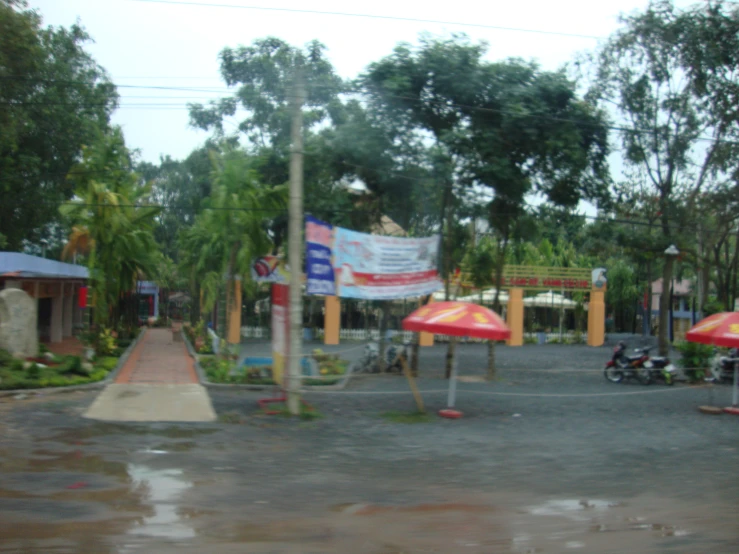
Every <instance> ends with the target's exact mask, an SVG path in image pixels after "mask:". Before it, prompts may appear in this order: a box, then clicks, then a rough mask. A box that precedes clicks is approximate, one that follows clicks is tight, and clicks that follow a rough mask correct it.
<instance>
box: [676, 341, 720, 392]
mask: <svg viewBox="0 0 739 554" xmlns="http://www.w3.org/2000/svg"><path fill="white" fill-rule="evenodd" d="M677 349H678V351H679V352H680V354H681V356H682V357H681V358H680V361H679V364H680V367H682V368H683V370H684V371H685V375H686V376H687V377H688V379H689V380H690V381H692V382H696V381H701V380H702V379H703V377H704V376H705V374H706V372H705V370H706V369H707V368H708V366H709V365H710V364H711V358H712V357H713V347H712V346H710V345H708V344H700V343H697V342H688V341H682V342H679V343H678V344H677Z"/></svg>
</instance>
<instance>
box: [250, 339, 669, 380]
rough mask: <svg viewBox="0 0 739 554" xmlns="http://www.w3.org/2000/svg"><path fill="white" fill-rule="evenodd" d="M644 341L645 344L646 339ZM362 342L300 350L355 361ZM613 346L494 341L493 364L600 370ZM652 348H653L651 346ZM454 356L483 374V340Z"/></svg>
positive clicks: (464, 369) (435, 371)
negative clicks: (318, 351)
mask: <svg viewBox="0 0 739 554" xmlns="http://www.w3.org/2000/svg"><path fill="white" fill-rule="evenodd" d="M644 342H645V341H642V339H641V337H633V338H632V339H630V340H628V341H627V344H628V345H629V349H632V348H636V347H641V346H642V344H643V343H644ZM647 344H649V343H648V342H647ZM364 347H365V344H364V343H350V342H348V343H344V344H340V345H338V346H325V345H322V344H318V343H305V344H304V347H303V348H304V350H303V352H304V353H305V354H309V353H310V352H311V351H312V350H313V349H315V348H319V349H321V350H323V351H324V352H327V353H337V354H339V355H340V356H341V357H343V358H345V359H347V360H349V361H352V362H353V361H356V360H358V359H359V358H360V357H361V356H362V352H363V349H364ZM447 350H448V345H446V344H438V343H437V344H436V345H434V346H432V347H426V348H421V349H420V353H421V359H420V372H421V374H422V375H427V376H442V375H443V371H444V367H445V359H446V358H445V357H446V353H447ZM612 350H613V346H612V345H606V346H602V347H595V348H594V347H591V346H585V345H561V344H545V345H533V344H530V345H524V346H521V347H509V346H506V345H498V346H496V347H495V356H496V358H495V359H496V365H497V367H498V368H500V369H543V370H551V369H567V370H573V369H577V370H602V369H603V366H604V365H605V363H606V362H607V361H608V360H609V359H610V357H611V354H612ZM655 352H656V350H655ZM241 355H242V357H246V356H270V355H271V345H270V344H269V343H268V342H265V341H248V342H246V343H244V344H242V345H241ZM670 355H671V359H673V360H677V359H678V358H679V354H678V353H677V352H676V351H674V350H673V351H672V352H671V354H670ZM457 359H458V363H459V370H460V374H464V373H468V374H478V375H481V374H484V373H485V370H486V368H487V361H488V347H487V344H480V343H469V344H459V345H458V346H457Z"/></svg>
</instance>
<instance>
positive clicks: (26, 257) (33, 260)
mask: <svg viewBox="0 0 739 554" xmlns="http://www.w3.org/2000/svg"><path fill="white" fill-rule="evenodd" d="M88 275H89V273H88V272H87V268H86V267H85V266H82V265H75V264H67V263H64V262H57V261H56V260H49V259H46V258H39V257H38V256H31V255H30V254H22V253H20V252H0V277H19V278H26V279H28V278H34V277H35V278H41V279H87V278H88Z"/></svg>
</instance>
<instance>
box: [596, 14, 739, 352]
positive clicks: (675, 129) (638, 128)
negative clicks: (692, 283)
mask: <svg viewBox="0 0 739 554" xmlns="http://www.w3.org/2000/svg"><path fill="white" fill-rule="evenodd" d="M736 13H737V12H736V9H732V10H731V12H730V14H726V13H725V11H724V9H723V5H722V4H720V3H718V4H715V5H709V6H706V7H699V8H696V9H694V10H690V11H685V12H680V11H678V10H676V9H675V8H674V6H673V5H672V3H671V2H669V1H660V2H654V3H652V4H650V5H649V7H648V8H647V9H646V10H645V11H644V12H641V13H637V14H635V15H632V16H628V17H625V18H623V19H622V23H623V27H622V29H620V30H619V31H618V32H616V33H615V34H614V35H613V36H612V37H611V38H610V39H609V41H608V42H607V43H606V44H605V45H604V47H603V48H602V49H601V50H600V51H599V53H598V57H597V77H596V82H595V84H594V86H593V88H592V90H591V92H590V96H591V97H592V98H593V99H594V100H597V101H600V102H603V103H607V104H608V105H609V106H611V107H612V109H613V110H615V111H616V112H617V114H618V117H619V121H618V123H619V126H620V127H621V128H622V129H623V130H622V131H621V133H620V135H621V141H622V145H623V151H624V161H625V163H626V164H627V165H628V166H630V167H632V168H634V169H635V171H638V174H639V175H640V177H641V179H640V180H639V181H641V182H637V184H638V185H640V186H641V185H642V182H643V186H645V187H648V188H649V189H650V190H651V191H652V196H653V197H654V198H655V200H656V205H657V207H658V221H659V230H660V236H659V239H658V241H659V242H658V245H657V246H658V247H659V249H661V250H664V249H665V248H666V247H667V246H669V245H670V244H672V243H673V242H676V238H677V235H678V233H677V229H679V228H680V227H681V223H682V224H684V222H683V221H680V220H679V218H678V216H679V212H680V206H681V205H683V204H685V203H687V204H691V203H692V202H694V201H695V199H696V197H697V196H698V195H700V194H702V193H703V192H705V191H706V190H707V189H710V188H712V187H714V186H715V185H716V184H717V183H719V182H721V181H722V180H724V179H725V178H726V176H727V174H728V173H729V172H731V171H733V168H735V167H736V160H737V154H738V153H739V152H738V151H737V146H736V142H735V140H734V139H735V137H736V135H737V132H738V131H739V128H737V125H736V123H737V118H738V117H739V114H737V112H736V110H734V109H733V106H734V104H733V103H732V102H733V101H734V100H736V99H738V98H739V97H738V96H737V87H736V83H735V80H734V79H733V78H732V77H730V76H731V75H735V71H736V69H738V68H739V66H738V65H737V63H738V62H739V57H738V56H737V54H736V50H735V49H733V48H734V46H735V44H734V43H735V42H736V37H735V35H732V34H726V35H724V31H726V30H727V29H728V28H739V27H737V26H736V25H737V22H739V20H738V19H737V16H736ZM673 265H674V261H673V259H672V258H671V257H667V259H666V260H665V263H664V267H663V272H662V278H663V282H664V283H665V284H666V285H667V284H669V283H670V282H671V281H672V278H673ZM665 290H667V289H666V287H665ZM669 302H670V298H669V295H667V294H663V295H662V296H661V299H660V313H659V349H660V354H663V355H664V354H666V353H667V347H668V337H667V331H668V330H667V321H668V319H667V318H668V312H669Z"/></svg>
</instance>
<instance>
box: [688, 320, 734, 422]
mask: <svg viewBox="0 0 739 554" xmlns="http://www.w3.org/2000/svg"><path fill="white" fill-rule="evenodd" d="M685 338H686V339H687V340H689V341H691V342H700V343H702V344H712V345H714V346H725V347H727V348H739V312H722V313H720V314H714V315H712V316H709V317H707V318H705V319H703V320H701V321H699V322H698V323H696V324H695V325H693V327H692V328H691V329H690V331H688V332H687V334H686V335H685ZM738 402H739V361H735V362H734V391H733V396H732V402H731V404H732V408H727V409H726V411H729V412H731V413H735V414H739V406H737V403H738Z"/></svg>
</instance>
